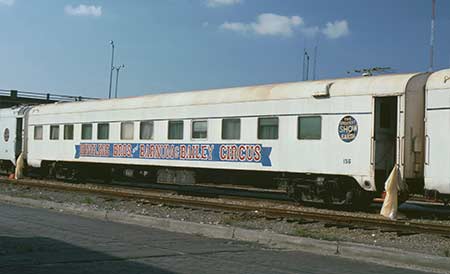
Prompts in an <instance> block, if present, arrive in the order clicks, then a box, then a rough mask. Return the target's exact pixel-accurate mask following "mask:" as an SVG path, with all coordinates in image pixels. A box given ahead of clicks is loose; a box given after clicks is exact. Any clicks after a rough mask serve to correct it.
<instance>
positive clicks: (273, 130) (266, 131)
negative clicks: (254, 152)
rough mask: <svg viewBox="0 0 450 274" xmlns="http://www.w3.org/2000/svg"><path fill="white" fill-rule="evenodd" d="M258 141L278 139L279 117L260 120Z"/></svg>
mask: <svg viewBox="0 0 450 274" xmlns="http://www.w3.org/2000/svg"><path fill="white" fill-rule="evenodd" d="M258 139H278V117H270V118H259V119H258Z"/></svg>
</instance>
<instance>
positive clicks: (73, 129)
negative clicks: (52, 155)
mask: <svg viewBox="0 0 450 274" xmlns="http://www.w3.org/2000/svg"><path fill="white" fill-rule="evenodd" d="M66 128H72V134H71V136H70V138H68V137H67V136H66ZM74 132H75V127H74V125H73V124H65V125H64V126H63V140H73V139H74Z"/></svg>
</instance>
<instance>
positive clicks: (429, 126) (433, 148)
mask: <svg viewBox="0 0 450 274" xmlns="http://www.w3.org/2000/svg"><path fill="white" fill-rule="evenodd" d="M425 107H426V117H425V128H426V132H425V134H426V137H425V140H426V142H425V144H426V146H425V149H426V155H425V191H426V192H428V193H427V194H428V195H429V196H434V197H437V198H441V199H444V200H446V201H447V202H448V201H449V200H450V70H442V71H438V72H436V73H433V74H432V75H431V76H430V78H429V79H428V82H427V86H426V106H425Z"/></svg>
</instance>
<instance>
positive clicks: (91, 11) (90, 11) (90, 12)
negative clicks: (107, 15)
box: [64, 5, 102, 17]
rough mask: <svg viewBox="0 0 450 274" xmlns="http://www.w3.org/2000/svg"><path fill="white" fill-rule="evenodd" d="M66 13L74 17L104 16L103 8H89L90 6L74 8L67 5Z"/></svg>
mask: <svg viewBox="0 0 450 274" xmlns="http://www.w3.org/2000/svg"><path fill="white" fill-rule="evenodd" d="M64 11H65V12H66V14H68V15H73V16H94V17H99V16H101V15H102V7H101V6H93V5H92V6H88V5H78V6H77V7H74V6H72V5H67V6H65V7H64Z"/></svg>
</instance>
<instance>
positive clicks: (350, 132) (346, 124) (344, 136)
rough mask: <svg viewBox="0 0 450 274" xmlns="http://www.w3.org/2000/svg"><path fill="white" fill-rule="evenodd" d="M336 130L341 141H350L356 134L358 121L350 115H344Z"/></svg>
mask: <svg viewBox="0 0 450 274" xmlns="http://www.w3.org/2000/svg"><path fill="white" fill-rule="evenodd" d="M338 132H339V137H340V138H341V140H342V141H344V142H346V143H350V142H351V141H353V140H355V138H356V135H358V122H357V121H356V119H355V118H353V117H352V116H344V117H343V118H342V119H341V121H340V122H339V127H338Z"/></svg>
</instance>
